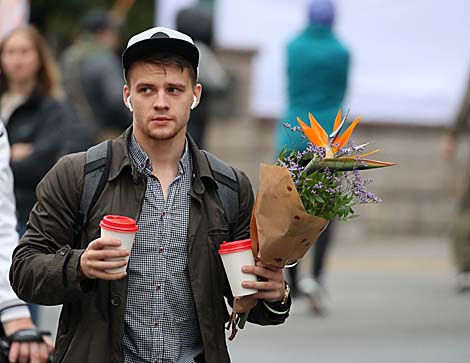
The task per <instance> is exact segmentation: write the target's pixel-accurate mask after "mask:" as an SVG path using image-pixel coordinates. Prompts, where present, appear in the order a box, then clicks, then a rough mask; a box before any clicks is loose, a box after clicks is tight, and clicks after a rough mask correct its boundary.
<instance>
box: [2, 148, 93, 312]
mask: <svg viewBox="0 0 470 363" xmlns="http://www.w3.org/2000/svg"><path fill="white" fill-rule="evenodd" d="M84 158H85V154H84V153H81V154H72V155H68V156H65V157H63V158H61V159H60V160H59V161H58V162H57V164H56V165H55V166H54V167H53V168H52V169H51V170H50V171H49V173H48V174H47V175H46V176H45V177H44V179H43V180H42V181H41V182H40V183H39V185H38V187H37V190H36V196H37V200H38V202H37V203H36V205H35V206H34V208H33V210H32V212H31V214H30V219H29V223H28V225H27V229H26V233H25V234H24V236H23V238H22V239H21V241H20V243H19V245H18V247H17V248H16V249H15V251H14V252H13V261H12V266H11V269H10V281H11V284H12V286H13V289H14V290H15V292H16V293H17V294H18V296H19V297H20V298H22V299H23V300H25V301H28V302H31V303H36V304H42V305H57V304H63V303H66V302H70V301H73V300H76V299H79V298H80V297H81V296H82V294H83V292H82V290H81V287H80V283H79V281H78V276H77V272H78V271H77V269H78V263H79V260H80V255H81V254H82V253H83V250H80V249H75V248H74V225H75V221H76V220H77V214H78V209H79V208H78V206H79V202H80V195H81V190H82V185H83V165H84Z"/></svg>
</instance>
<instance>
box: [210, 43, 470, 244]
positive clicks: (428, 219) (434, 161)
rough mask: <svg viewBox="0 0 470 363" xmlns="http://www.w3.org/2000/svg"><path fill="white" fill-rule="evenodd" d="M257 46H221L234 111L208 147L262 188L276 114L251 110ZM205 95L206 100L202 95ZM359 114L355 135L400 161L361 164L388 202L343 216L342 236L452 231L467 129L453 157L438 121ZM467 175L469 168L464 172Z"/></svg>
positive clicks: (216, 124)
mask: <svg viewBox="0 0 470 363" xmlns="http://www.w3.org/2000/svg"><path fill="white" fill-rule="evenodd" d="M255 55H256V53H254V52H250V51H239V50H229V49H225V50H223V49H221V50H219V57H220V59H221V60H222V61H223V62H224V64H225V65H226V66H227V67H228V69H229V70H230V72H232V73H233V74H235V75H236V77H237V79H238V82H237V91H236V95H235V96H234V97H233V100H234V102H235V105H234V107H232V108H231V109H232V110H234V112H232V113H231V114H230V115H226V116H225V117H224V118H223V119H220V118H214V119H213V120H212V121H211V123H210V125H209V130H208V131H209V132H208V149H209V150H210V151H211V152H213V153H215V154H216V155H218V156H219V157H222V158H223V159H224V160H226V161H228V162H230V163H232V164H233V165H235V166H237V167H239V168H240V169H242V170H244V171H245V172H246V173H247V175H248V177H249V178H250V179H251V180H252V183H253V187H254V190H255V191H256V190H257V187H258V168H259V164H260V163H261V162H265V163H272V162H273V161H274V158H275V155H274V151H273V131H274V121H275V119H269V118H263V119H259V118H256V117H254V116H253V115H252V114H251V112H250V111H249V108H248V104H249V101H250V99H251V94H250V92H251V91H250V90H251V87H250V85H251V83H252V81H253V72H252V69H253V68H252V62H253V58H254V57H255ZM202 101H203V100H202ZM367 121H369V122H363V121H361V122H360V123H359V125H358V126H357V127H356V130H355V131H354V134H353V136H352V140H353V141H354V142H355V143H356V144H361V143H363V142H367V141H372V140H373V141H374V142H373V148H379V149H380V152H379V153H378V154H376V158H377V159H378V160H383V161H393V162H397V163H398V165H397V166H393V167H389V168H385V169H377V170H369V171H363V172H362V173H363V176H364V177H367V178H372V179H373V183H372V184H371V185H370V187H369V188H368V189H370V190H371V191H373V192H374V193H375V194H376V195H377V196H379V197H380V198H381V199H382V200H383V201H382V203H380V204H368V205H363V206H359V207H357V208H355V210H356V211H357V212H358V213H359V214H360V217H359V218H356V219H353V220H351V221H350V222H347V223H346V222H340V223H338V228H337V229H336V232H335V233H337V234H338V238H343V239H356V240H368V239H370V238H373V237H374V236H376V237H379V238H381V237H387V236H407V235H410V236H411V235H413V236H416V235H419V236H433V237H436V236H441V237H447V236H448V233H449V231H450V227H451V224H452V221H453V216H454V213H455V212H456V203H457V200H458V196H459V194H460V193H461V192H462V190H463V187H464V186H465V185H466V184H465V183H467V184H468V183H470V180H465V179H464V176H465V170H468V168H470V160H469V155H470V137H469V136H470V135H466V136H463V137H462V138H461V139H460V142H459V148H458V153H457V154H456V157H455V159H454V160H453V161H446V160H444V159H443V158H442V157H441V150H442V149H441V146H442V141H443V140H442V139H443V137H444V136H445V135H446V134H447V132H448V130H447V128H445V127H440V126H425V125H405V124H393V123H388V124H385V123H378V122H376V120H374V119H369V120H367ZM467 175H469V174H467Z"/></svg>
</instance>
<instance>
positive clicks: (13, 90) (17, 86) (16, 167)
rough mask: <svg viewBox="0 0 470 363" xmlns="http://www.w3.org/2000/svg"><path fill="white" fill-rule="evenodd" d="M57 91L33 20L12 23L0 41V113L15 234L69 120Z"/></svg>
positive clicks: (49, 57) (50, 59) (53, 68)
mask: <svg viewBox="0 0 470 363" xmlns="http://www.w3.org/2000/svg"><path fill="white" fill-rule="evenodd" d="M62 95H63V93H62V89H61V86H60V79H59V70H58V66H57V64H56V61H55V60H54V57H53V56H52V52H51V51H50V49H49V47H48V46H47V44H46V41H45V40H44V38H43V37H42V36H41V35H40V34H39V32H38V31H37V30H36V29H35V28H34V27H33V26H31V25H28V26H24V27H19V28H16V29H14V30H13V31H11V32H10V33H9V34H7V35H6V36H5V37H4V38H3V39H2V40H1V41H0V119H1V120H2V121H3V123H4V124H5V125H6V129H7V131H8V137H9V141H10V146H11V169H12V171H13V175H14V183H15V197H16V203H17V215H18V232H19V233H20V235H22V234H23V232H24V229H25V225H26V222H27V220H28V217H29V212H30V211H31V209H32V207H33V205H34V204H35V202H36V197H35V189H36V185H37V184H38V182H39V181H40V180H41V179H42V177H43V176H44V175H45V174H46V173H47V171H48V170H49V169H50V168H51V167H52V165H54V163H55V162H56V161H57V159H58V157H59V156H61V151H62V150H63V139H64V138H65V137H66V136H65V135H68V134H69V131H68V130H69V129H70V128H69V126H67V125H69V124H70V123H71V122H73V120H72V119H71V114H70V113H69V112H68V109H67V107H66V106H65V104H64V102H63V97H62Z"/></svg>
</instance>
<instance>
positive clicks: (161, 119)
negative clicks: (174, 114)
mask: <svg viewBox="0 0 470 363" xmlns="http://www.w3.org/2000/svg"><path fill="white" fill-rule="evenodd" d="M170 120H171V118H169V117H165V116H155V117H152V119H151V121H153V122H159V123H165V122H168V121H170Z"/></svg>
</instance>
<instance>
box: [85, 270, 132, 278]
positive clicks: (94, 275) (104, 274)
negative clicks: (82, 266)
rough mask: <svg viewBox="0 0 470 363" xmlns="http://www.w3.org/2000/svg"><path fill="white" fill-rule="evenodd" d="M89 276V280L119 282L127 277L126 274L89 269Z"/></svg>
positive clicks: (124, 272)
mask: <svg viewBox="0 0 470 363" xmlns="http://www.w3.org/2000/svg"><path fill="white" fill-rule="evenodd" d="M88 273H89V275H90V277H91V278H95V279H101V280H120V279H123V278H124V277H126V276H127V272H126V271H123V272H116V273H108V272H104V271H101V270H95V269H90V270H89V272H88Z"/></svg>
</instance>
